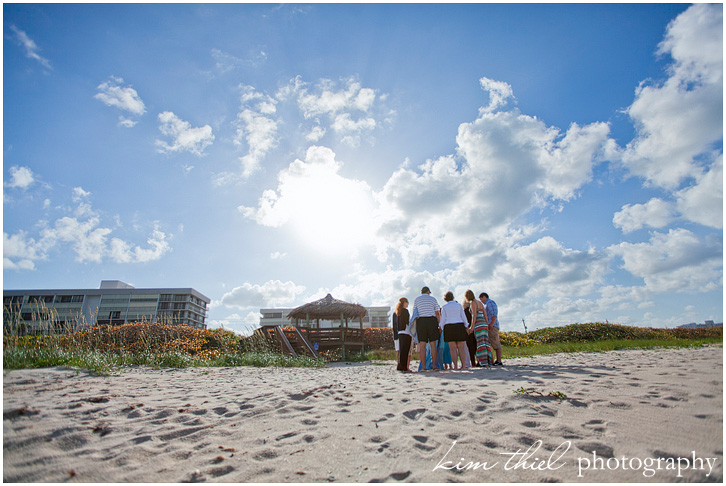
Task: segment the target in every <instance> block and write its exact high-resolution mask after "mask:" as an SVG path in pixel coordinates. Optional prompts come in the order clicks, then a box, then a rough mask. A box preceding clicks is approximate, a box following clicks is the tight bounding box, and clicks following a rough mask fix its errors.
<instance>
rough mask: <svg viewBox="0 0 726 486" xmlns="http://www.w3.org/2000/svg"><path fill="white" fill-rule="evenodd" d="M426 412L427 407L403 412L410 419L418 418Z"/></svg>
mask: <svg viewBox="0 0 726 486" xmlns="http://www.w3.org/2000/svg"><path fill="white" fill-rule="evenodd" d="M424 413H426V409H425V408H416V409H414V410H409V411H407V412H403V416H404V417H406V418H407V419H409V420H417V419H418V418H419V417H421V415H423V414H424Z"/></svg>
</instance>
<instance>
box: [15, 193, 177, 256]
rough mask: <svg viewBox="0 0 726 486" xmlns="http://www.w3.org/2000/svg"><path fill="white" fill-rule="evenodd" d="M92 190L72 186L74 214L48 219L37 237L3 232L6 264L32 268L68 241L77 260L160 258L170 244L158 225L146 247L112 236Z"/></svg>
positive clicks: (168, 248)
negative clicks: (95, 206) (93, 201)
mask: <svg viewBox="0 0 726 486" xmlns="http://www.w3.org/2000/svg"><path fill="white" fill-rule="evenodd" d="M90 195H91V193H90V192H87V191H85V190H83V188H81V187H76V188H74V189H73V195H72V199H73V202H75V203H76V204H77V207H76V208H75V209H67V211H70V212H72V215H66V216H62V217H59V218H58V219H56V220H55V221H54V222H53V224H52V225H49V224H48V223H47V222H45V223H44V227H43V228H42V229H41V231H40V233H39V236H38V238H33V237H30V236H29V235H28V233H27V232H26V231H23V230H20V231H18V232H17V233H15V234H12V235H11V234H8V233H5V232H4V233H3V267H4V268H6V269H16V270H33V269H35V262H37V261H39V260H47V259H48V258H49V255H50V252H51V251H52V250H54V249H57V248H59V247H62V246H63V245H65V244H67V245H69V246H70V247H71V249H72V251H73V252H74V253H75V260H76V261H77V262H80V263H83V262H94V263H101V262H103V261H104V260H105V259H107V258H110V259H112V260H114V261H116V262H117V263H143V262H148V261H152V260H158V259H160V258H161V257H162V256H163V255H165V254H166V253H167V252H169V251H171V247H170V245H169V243H168V240H167V235H166V234H164V233H163V232H162V231H161V230H160V229H159V226H158V224H156V225H155V227H154V231H153V232H152V235H151V236H150V237H149V238H148V240H147V243H148V245H149V246H148V247H147V248H143V247H140V246H137V245H133V244H131V243H128V242H126V241H124V240H122V239H120V238H112V239H111V241H109V237H110V236H111V233H112V232H113V230H112V229H111V228H107V227H104V226H102V225H101V218H100V215H99V214H98V213H97V212H96V211H94V210H93V209H92V208H91V206H90V204H89V203H88V201H87V200H88V198H89V197H90Z"/></svg>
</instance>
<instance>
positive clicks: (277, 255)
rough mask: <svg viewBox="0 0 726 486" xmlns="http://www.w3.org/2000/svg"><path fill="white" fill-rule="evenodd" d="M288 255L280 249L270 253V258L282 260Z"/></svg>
mask: <svg viewBox="0 0 726 486" xmlns="http://www.w3.org/2000/svg"><path fill="white" fill-rule="evenodd" d="M286 256H287V253H284V252H280V251H274V252H272V253H270V260H280V259H282V258H285V257H286Z"/></svg>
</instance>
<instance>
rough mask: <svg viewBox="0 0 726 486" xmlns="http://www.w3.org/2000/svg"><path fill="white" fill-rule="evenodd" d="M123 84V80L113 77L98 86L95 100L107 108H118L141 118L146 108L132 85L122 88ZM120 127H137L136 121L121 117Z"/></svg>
mask: <svg viewBox="0 0 726 486" xmlns="http://www.w3.org/2000/svg"><path fill="white" fill-rule="evenodd" d="M123 82H124V80H123V79H122V78H117V77H114V76H111V77H110V78H109V80H108V81H104V82H103V83H101V84H99V85H98V87H97V89H98V91H99V92H98V93H97V94H96V95H95V96H94V98H96V99H97V100H100V101H101V102H103V103H104V104H105V105H106V106H112V107H114V108H118V109H119V110H122V111H126V112H128V113H130V114H132V115H135V116H141V115H143V114H144V113H146V106H145V105H144V102H143V101H142V100H141V98H140V97H139V95H138V93H137V92H136V90H135V89H134V88H132V87H131V86H130V85H129V86H121V84H123ZM119 125H121V126H124V127H128V128H130V127H133V126H134V125H136V121H134V120H131V119H130V118H126V117H124V116H120V117H119Z"/></svg>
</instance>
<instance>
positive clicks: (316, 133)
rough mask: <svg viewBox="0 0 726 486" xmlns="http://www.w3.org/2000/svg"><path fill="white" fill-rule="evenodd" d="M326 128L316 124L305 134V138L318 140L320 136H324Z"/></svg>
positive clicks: (312, 140) (309, 140) (310, 140)
mask: <svg viewBox="0 0 726 486" xmlns="http://www.w3.org/2000/svg"><path fill="white" fill-rule="evenodd" d="M325 133H326V130H325V128H323V127H321V126H320V125H316V126H314V127H313V128H311V129H310V132H309V133H308V134H307V135H305V139H306V140H307V141H308V142H313V143H315V142H318V141H320V139H321V138H323V137H324V136H325Z"/></svg>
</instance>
